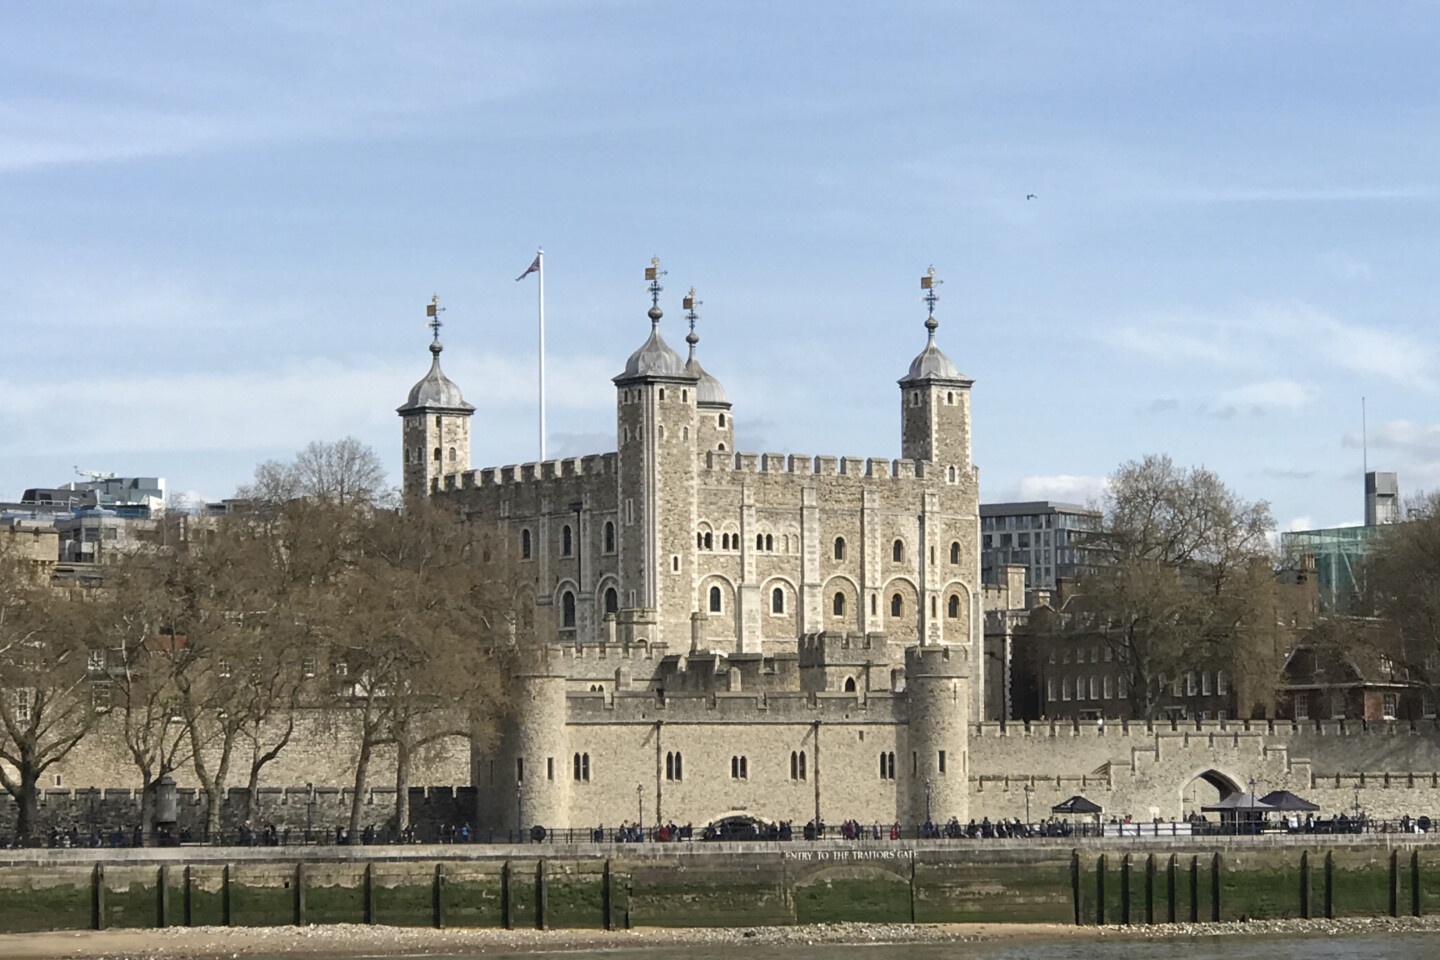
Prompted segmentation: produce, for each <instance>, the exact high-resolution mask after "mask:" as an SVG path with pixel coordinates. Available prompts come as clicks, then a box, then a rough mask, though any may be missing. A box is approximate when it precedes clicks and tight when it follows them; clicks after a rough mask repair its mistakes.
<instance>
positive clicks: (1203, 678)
mask: <svg viewBox="0 0 1440 960" xmlns="http://www.w3.org/2000/svg"><path fill="white" fill-rule="evenodd" d="M1200 695H1201V696H1204V697H1208V696H1210V671H1209V670H1205V671H1203V672H1201V674H1200Z"/></svg>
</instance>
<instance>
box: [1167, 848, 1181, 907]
mask: <svg viewBox="0 0 1440 960" xmlns="http://www.w3.org/2000/svg"><path fill="white" fill-rule="evenodd" d="M1177 860H1178V858H1177V857H1176V856H1175V854H1173V853H1172V854H1170V859H1169V861H1167V862H1166V864H1165V922H1166V923H1174V922H1175V869H1176V867H1177V866H1179V864H1178V863H1177Z"/></svg>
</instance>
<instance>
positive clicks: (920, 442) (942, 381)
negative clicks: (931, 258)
mask: <svg viewBox="0 0 1440 960" xmlns="http://www.w3.org/2000/svg"><path fill="white" fill-rule="evenodd" d="M939 282H940V281H938V280H936V279H935V268H934V267H931V268H930V272H929V273H928V274H926V275H925V276H924V277H922V278H921V279H920V285H921V287H922V288H923V289H924V290H925V301H926V303H927V304H929V307H930V315H929V317H927V318H926V320H925V329H926V330H928V331H929V334H930V340H929V342H928V343H927V344H926V345H925V349H924V350H922V351H920V354H919V355H918V356H917V357H916V358H915V359H914V360H912V361H910V372H909V373H907V374H905V377H904V378H903V379H902V380H901V381H900V428H901V429H900V446H901V453H900V455H901V456H902V457H904V458H905V459H907V460H925V461H928V462H930V463H933V464H934V465H935V467H936V468H938V469H939V470H941V471H944V476H945V478H946V479H947V481H948V482H950V483H955V482H956V481H957V480H961V479H963V478H964V476H965V474H966V473H967V472H968V471H969V469H970V388H971V387H972V386H974V384H975V381H974V380H971V379H970V378H969V377H966V376H965V375H963V374H962V373H960V371H958V370H956V369H955V364H953V363H951V362H950V358H949V357H947V356H945V354H944V353H942V352H941V351H940V348H939V347H938V346H936V345H935V331H936V329H937V328H938V327H939V326H940V322H939V321H938V320H936V319H935V304H936V302H937V301H938V300H939V299H940V298H939V297H937V296H936V295H935V286H936V285H937V284H938V283H939Z"/></svg>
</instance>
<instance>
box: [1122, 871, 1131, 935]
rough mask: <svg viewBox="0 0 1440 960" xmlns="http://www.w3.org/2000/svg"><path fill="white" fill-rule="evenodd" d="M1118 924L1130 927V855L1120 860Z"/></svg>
mask: <svg viewBox="0 0 1440 960" xmlns="http://www.w3.org/2000/svg"><path fill="white" fill-rule="evenodd" d="M1120 922H1121V923H1122V924H1124V925H1125V926H1127V927H1128V926H1130V854H1128V853H1127V854H1125V855H1124V856H1122V857H1121V858H1120Z"/></svg>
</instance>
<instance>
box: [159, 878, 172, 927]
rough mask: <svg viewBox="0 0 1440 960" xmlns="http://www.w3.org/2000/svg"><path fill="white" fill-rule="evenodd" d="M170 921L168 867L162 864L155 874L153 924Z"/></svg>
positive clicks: (162, 923)
mask: <svg viewBox="0 0 1440 960" xmlns="http://www.w3.org/2000/svg"><path fill="white" fill-rule="evenodd" d="M169 922H170V867H169V865H168V864H166V865H162V866H161V867H160V869H159V870H158V871H157V872H156V875H155V926H157V927H164V926H165V925H166V924H168V923H169Z"/></svg>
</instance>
